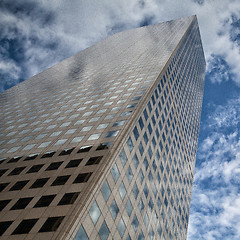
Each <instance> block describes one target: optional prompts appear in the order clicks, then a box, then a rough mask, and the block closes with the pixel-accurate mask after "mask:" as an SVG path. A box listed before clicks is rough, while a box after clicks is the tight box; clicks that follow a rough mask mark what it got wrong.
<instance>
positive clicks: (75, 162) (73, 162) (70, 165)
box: [65, 158, 83, 168]
mask: <svg viewBox="0 0 240 240" xmlns="http://www.w3.org/2000/svg"><path fill="white" fill-rule="evenodd" d="M82 160H83V159H82V158H81V159H74V160H71V161H70V162H69V163H68V164H67V166H66V167H65V168H74V167H78V166H79V164H80V163H81V161H82Z"/></svg>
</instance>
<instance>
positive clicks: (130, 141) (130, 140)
mask: <svg viewBox="0 0 240 240" xmlns="http://www.w3.org/2000/svg"><path fill="white" fill-rule="evenodd" d="M127 146H128V149H129V152H132V150H133V142H132V139H131V137H129V138H128V140H127Z"/></svg>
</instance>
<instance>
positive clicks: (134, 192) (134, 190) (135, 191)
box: [132, 183, 139, 199]
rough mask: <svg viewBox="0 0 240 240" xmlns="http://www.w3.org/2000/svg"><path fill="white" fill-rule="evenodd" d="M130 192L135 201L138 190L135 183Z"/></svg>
mask: <svg viewBox="0 0 240 240" xmlns="http://www.w3.org/2000/svg"><path fill="white" fill-rule="evenodd" d="M132 192H133V195H134V197H135V199H137V196H138V193H139V190H138V187H137V184H136V183H135V184H134V186H133V189H132Z"/></svg>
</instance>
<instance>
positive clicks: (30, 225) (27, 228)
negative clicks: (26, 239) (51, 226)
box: [12, 219, 38, 235]
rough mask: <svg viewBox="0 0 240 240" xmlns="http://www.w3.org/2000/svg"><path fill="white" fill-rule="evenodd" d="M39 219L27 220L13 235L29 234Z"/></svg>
mask: <svg viewBox="0 0 240 240" xmlns="http://www.w3.org/2000/svg"><path fill="white" fill-rule="evenodd" d="M37 221H38V219H26V220H23V221H22V222H21V223H20V224H19V225H18V226H17V228H16V229H15V230H14V231H13V233H12V235H15V234H27V233H29V232H30V231H31V229H32V228H33V227H34V225H35V224H36V222H37Z"/></svg>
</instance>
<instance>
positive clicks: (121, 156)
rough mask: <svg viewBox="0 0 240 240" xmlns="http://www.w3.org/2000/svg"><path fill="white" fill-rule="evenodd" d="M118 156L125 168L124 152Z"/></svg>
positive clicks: (125, 157) (125, 158)
mask: <svg viewBox="0 0 240 240" xmlns="http://www.w3.org/2000/svg"><path fill="white" fill-rule="evenodd" d="M119 156H120V159H121V162H122V164H123V166H125V164H126V162H127V156H126V153H125V151H124V150H122V151H121V153H120V155H119Z"/></svg>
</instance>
